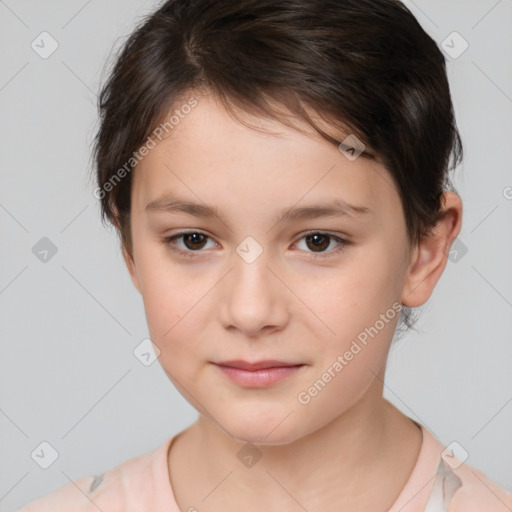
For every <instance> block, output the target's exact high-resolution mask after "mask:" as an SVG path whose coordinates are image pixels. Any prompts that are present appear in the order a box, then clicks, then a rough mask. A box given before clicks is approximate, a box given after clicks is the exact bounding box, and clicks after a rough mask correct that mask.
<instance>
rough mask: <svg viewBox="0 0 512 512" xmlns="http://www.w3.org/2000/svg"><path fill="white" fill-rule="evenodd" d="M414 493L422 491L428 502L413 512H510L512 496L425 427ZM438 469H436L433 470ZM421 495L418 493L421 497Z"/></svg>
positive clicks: (423, 428) (511, 509)
mask: <svg viewBox="0 0 512 512" xmlns="http://www.w3.org/2000/svg"><path fill="white" fill-rule="evenodd" d="M421 429H422V431H423V446H422V451H421V452H420V457H419V462H418V463H417V468H416V469H417V474H416V476H418V475H419V476H421V478H416V479H415V480H414V484H415V486H414V488H413V491H415V490H416V489H417V487H418V486H422V485H423V484H422V482H424V481H426V480H428V484H427V485H423V487H422V488H421V489H422V491H424V493H425V495H427V496H428V499H427V500H426V501H425V502H422V503H421V504H420V506H418V505H416V508H414V510H415V511H416V510H417V511H418V512H419V510H420V509H421V511H422V512H440V511H444V512H482V511H485V512H511V511H512V493H510V492H509V491H507V490H505V489H503V488H502V487H500V486H499V485H497V484H496V483H495V482H493V481H492V480H490V479H489V478H488V477H487V476H486V475H485V474H484V473H483V472H482V471H479V470H478V469H476V468H474V467H472V466H470V465H468V464H466V463H465V462H464V461H465V459H464V458H463V460H461V459H459V458H458V457H457V454H456V453H455V451H456V450H454V448H455V447H454V446H451V444H450V445H448V446H444V445H443V444H442V443H441V442H440V441H439V440H438V439H437V438H436V437H434V436H433V434H432V433H431V432H430V431H429V430H427V429H426V428H425V427H423V426H421ZM434 468H435V469H434ZM418 494H419V493H418Z"/></svg>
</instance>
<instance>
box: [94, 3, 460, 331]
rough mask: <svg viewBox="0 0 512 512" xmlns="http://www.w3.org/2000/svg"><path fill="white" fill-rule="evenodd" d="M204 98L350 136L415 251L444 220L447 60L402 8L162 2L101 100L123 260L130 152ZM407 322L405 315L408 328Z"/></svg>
mask: <svg viewBox="0 0 512 512" xmlns="http://www.w3.org/2000/svg"><path fill="white" fill-rule="evenodd" d="M199 89H205V90H208V91H210V92H211V93H213V94H215V95H216V96H217V97H219V98H220V99H221V100H222V102H223V104H224V105H225V107H226V109H227V110H228V111H231V112H232V113H234V111H233V107H239V108H240V109H241V110H242V111H245V112H249V113H254V114H256V115H260V116H262V117H267V118H271V119H276V120H279V121H281V122H283V123H284V124H288V125H289V126H290V124H289V123H288V121H287V119H286V118H284V117H283V115H282V114H281V113H279V112H278V111H277V110H276V109H275V108H273V107H272V106H271V103H270V102H269V100H272V102H273V103H274V104H282V105H283V106H285V107H286V109H287V110H288V111H291V112H292V113H293V114H295V115H296V116H297V117H298V118H300V119H302V120H304V121H306V122H308V123H309V124H310V125H311V126H313V128H315V130H317V131H318V132H319V133H320V134H321V135H322V137H324V138H325V139H326V140H328V141H329V142H331V143H333V144H336V145H339V144H340V142H341V141H338V140H336V139H335V138H333V137H331V136H330V135H328V134H326V133H325V132H324V131H322V130H321V129H320V128H319V127H317V126H316V125H315V124H314V122H313V121H312V120H311V119H310V117H309V116H308V115H307V113H306V110H305V109H304V106H306V107H308V108H311V109H312V110H313V111H315V112H316V113H318V114H319V115H320V116H321V117H322V118H324V119H326V120H328V121H329V122H330V123H331V124H332V125H333V126H337V127H340V129H343V130H344V132H345V133H346V132H347V131H348V133H350V134H354V135H355V136H356V137H357V138H358V139H359V140H361V141H362V142H363V143H364V145H365V146H366V149H367V151H366V152H365V153H364V154H363V157H366V158H377V157H378V158H379V159H380V161H381V162H382V163H383V164H384V165H385V167H386V168H387V169H388V170H389V172H390V173H391V175H392V176H393V179H394V180H395V183H396V185H397V189H398V191H399V194H400V197H401V201H402V205H403V210H404V214H405V220H406V225H407V233H408V240H409V241H410V242H411V244H416V243H418V242H419V241H420V240H421V238H422V237H424V236H426V235H428V234H429V233H430V230H431V229H432V228H433V227H434V226H435V224H436V223H437V221H438V220H439V212H440V208H441V204H440V199H441V195H442V194H443V192H444V190H446V189H449V190H453V191H454V188H453V185H452V184H451V182H450V179H449V176H448V171H449V170H451V169H454V168H455V167H456V165H458V163H460V161H461V160H462V143H461V140H460V136H459V133H458V130H457V127H456V123H455V118H454V111H453V106H452V101H451V96H450V90H449V84H448V79H447V74H446V65H445V58H444V56H443V54H442V53H441V51H440V50H439V48H438V46H437V44H436V43H435V41H434V40H433V39H432V38H431V37H430V36H429V35H428V34H427V33H426V32H425V31H424V30H423V29H422V27H421V26H420V24H419V23H418V21H417V20H416V19H415V17H414V16H413V14H412V13H411V12H410V11H409V10H408V9H407V8H406V7H405V6H404V5H403V4H402V3H401V2H400V1H399V0H282V1H275V0H237V1H233V0H168V1H166V2H165V3H163V5H162V6H161V7H159V8H158V10H156V11H155V12H154V13H152V14H150V15H149V16H147V17H146V18H144V19H143V20H142V22H141V23H140V25H139V26H138V27H137V28H136V30H135V31H134V32H133V33H132V34H131V35H130V37H129V38H128V40H127V41H126V43H125V44H124V45H123V47H122V48H121V50H120V52H119V54H118V55H117V57H116V60H115V63H114V66H113V69H112V71H111V73H110V75H109V77H108V80H107V81H106V83H105V85H104V86H103V88H102V90H101V93H100V97H99V112H100V127H99V130H98V133H97V136H96V139H95V148H94V154H95V163H96V181H97V185H98V189H97V190H98V191H100V195H99V197H100V199H101V212H102V220H103V221H105V220H106V219H108V220H109V221H110V222H111V223H113V224H114V225H115V226H116V228H117V229H118V231H119V234H120V238H121V243H122V246H123V247H124V248H125V250H126V251H127V252H128V254H130V255H132V239H131V233H130V231H131V230H130V191H131V182H132V179H131V173H130V172H129V171H130V170H131V168H135V167H136V159H134V153H135V152H137V150H138V149H139V148H140V147H141V145H142V144H143V143H144V141H146V140H147V139H148V137H149V136H150V135H151V133H152V132H153V131H154V130H155V128H156V127H157V126H158V124H159V123H161V122H162V120H163V118H164V116H165V115H167V114H168V113H169V111H170V109H171V108H173V107H174V106H175V105H176V104H177V102H178V101H183V100H182V98H183V95H184V94H185V93H187V92H191V91H195V90H199ZM127 163H128V167H127ZM120 169H124V170H125V172H123V173H121V174H122V179H119V176H120V173H119V171H120ZM116 173H117V179H116ZM108 184H110V186H108ZM106 192H108V193H106ZM97 197H98V196H97ZM408 309H409V308H404V310H408ZM403 313H404V311H403ZM410 318H411V311H405V315H403V320H404V321H405V323H406V324H407V326H408V327H410V326H412V322H411V319H410Z"/></svg>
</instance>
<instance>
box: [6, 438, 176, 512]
mask: <svg viewBox="0 0 512 512" xmlns="http://www.w3.org/2000/svg"><path fill="white" fill-rule="evenodd" d="M171 439H172V438H170V439H169V440H167V441H165V443H163V444H161V445H160V446H159V447H158V448H157V449H155V450H153V451H150V452H147V453H144V454H142V455H138V456H136V457H133V458H131V459H129V460H126V461H124V462H123V463H121V464H120V465H118V466H116V467H114V468H111V469H110V470H108V471H106V472H104V473H101V474H98V475H94V476H85V477H81V478H77V479H75V480H73V481H71V482H69V483H67V484H65V485H63V486H62V487H59V488H58V489H57V490H55V491H53V492H52V493H50V494H47V495H45V496H42V497H40V498H37V499H35V500H33V501H31V502H30V503H28V504H27V505H25V506H24V507H23V508H21V509H18V510H16V511H15V512H55V511H56V510H66V512H98V509H99V510H102V511H103V512H126V511H128V510H139V509H138V508H137V505H139V504H140V505H147V504H148V499H151V497H152V484H151V482H152V479H153V466H154V463H155V460H156V458H157V457H160V458H161V456H162V455H163V453H165V448H166V446H168V444H169V442H170V440H171Z"/></svg>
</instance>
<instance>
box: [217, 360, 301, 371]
mask: <svg viewBox="0 0 512 512" xmlns="http://www.w3.org/2000/svg"><path fill="white" fill-rule="evenodd" d="M215 364H216V365H219V366H227V367H229V368H238V369H239V370H247V371H255V370H264V369H267V368H286V367H289V366H299V365H300V364H301V363H287V362H285V361H277V360H276V359H265V360H263V361H255V362H253V363H251V362H249V361H244V360H242V359H235V360H232V361H221V362H220V363H215Z"/></svg>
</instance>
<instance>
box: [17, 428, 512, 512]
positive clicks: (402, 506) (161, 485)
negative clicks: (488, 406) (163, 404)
mask: <svg viewBox="0 0 512 512" xmlns="http://www.w3.org/2000/svg"><path fill="white" fill-rule="evenodd" d="M418 426H420V427H421V430H422V432H423V443H422V446H421V449H420V453H419V456H418V460H417V461H416V465H415V466H414V468H413V471H412V473H411V475H410V477H409V480H408V481H407V483H406V484H405V486H404V488H403V489H402V492H401V493H400V495H399V496H398V498H397V500H396V501H395V503H394V504H393V506H392V507H391V508H390V509H389V512H510V511H511V510H512V494H511V493H509V492H507V491H505V490H504V489H502V488H501V487H499V486H498V485H496V484H495V483H493V482H492V481H490V480H489V479H488V478H487V477H486V476H485V475H484V474H483V473H481V472H480V471H478V470H476V469H474V468H472V467H471V466H468V465H467V464H461V463H460V461H459V460H458V459H457V458H456V457H452V456H451V453H449V455H448V456H444V457H442V456H441V453H442V452H443V451H444V450H445V447H444V446H443V445H442V444H441V443H440V442H439V441H438V440H437V439H436V438H435V437H434V436H433V435H432V434H431V433H430V432H429V431H428V430H427V429H425V427H423V426H422V425H418ZM176 437H177V434H176V435H174V436H172V437H170V438H169V439H168V440H167V441H165V442H164V443H163V444H162V445H160V446H159V447H158V448H157V449H155V450H154V451H152V452H149V453H145V454H143V455H139V456H137V457H134V458H132V459H129V460H127V461H125V462H123V463H122V464H120V465H119V466H116V467H115V468H113V469H110V470H109V471H107V472H105V473H104V474H102V475H99V476H97V477H94V476H87V477H82V478H78V479H76V480H74V481H73V482H69V483H68V484H66V485H64V486H62V487H60V488H59V489H57V490H56V491H54V492H53V493H51V494H48V495H46V496H43V497H41V498H38V499H36V500H35V501H32V502H30V503H29V504H27V505H26V506H25V507H24V508H22V509H19V510H18V511H16V512H50V511H51V512H56V511H66V512H98V510H102V511H103V512H140V511H141V510H144V511H151V512H180V510H179V508H178V505H177V504H176V500H175V499H174V494H173V490H172V487H171V483H170V478H169V470H168V466H167V454H168V451H169V448H170V446H171V443H172V441H173V440H174V439H175V438H176ZM445 459H446V461H445ZM459 464H460V465H459Z"/></svg>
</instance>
